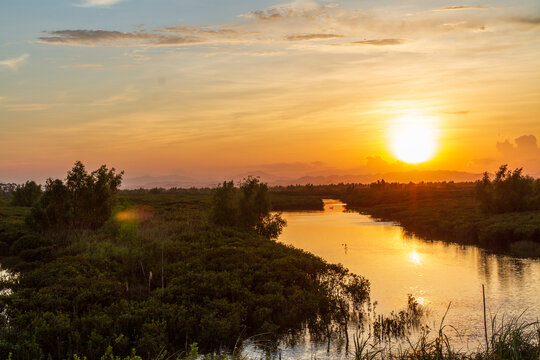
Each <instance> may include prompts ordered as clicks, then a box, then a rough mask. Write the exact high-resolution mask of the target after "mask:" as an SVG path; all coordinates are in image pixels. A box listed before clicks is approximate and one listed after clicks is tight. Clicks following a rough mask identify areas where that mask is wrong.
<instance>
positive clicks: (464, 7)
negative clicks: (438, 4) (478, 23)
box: [433, 5, 487, 11]
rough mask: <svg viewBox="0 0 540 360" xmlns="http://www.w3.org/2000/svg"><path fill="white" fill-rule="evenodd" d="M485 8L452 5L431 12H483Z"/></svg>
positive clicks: (480, 6) (482, 6) (481, 6)
mask: <svg viewBox="0 0 540 360" xmlns="http://www.w3.org/2000/svg"><path fill="white" fill-rule="evenodd" d="M485 9H487V7H485V6H484V5H476V6H466V5H454V6H447V7H443V8H439V9H433V11H452V10H485Z"/></svg>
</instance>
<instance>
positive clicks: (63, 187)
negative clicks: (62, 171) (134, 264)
mask: <svg viewBox="0 0 540 360" xmlns="http://www.w3.org/2000/svg"><path fill="white" fill-rule="evenodd" d="M123 174H124V172H123V171H122V172H120V173H116V170H115V169H114V168H112V169H110V170H109V169H107V167H106V166H105V165H103V166H101V167H100V168H99V169H97V170H95V171H93V172H92V173H90V174H89V173H88V172H87V171H86V169H85V167H84V165H83V164H82V163H81V162H80V161H77V162H76V163H75V166H74V167H73V169H72V170H70V171H69V172H68V174H67V177H66V182H65V183H64V182H63V181H62V180H60V179H56V180H53V179H48V180H47V182H46V184H45V192H44V194H43V196H42V197H41V199H40V201H39V202H37V203H36V204H35V205H34V207H33V208H32V211H31V213H30V215H29V217H28V218H27V222H28V223H29V225H31V226H32V227H34V228H37V229H41V230H45V229H51V228H54V229H57V230H58V229H71V228H90V229H95V228H98V227H100V226H102V225H103V224H104V223H105V222H106V221H107V220H108V219H109V218H110V216H111V213H112V208H113V206H114V204H115V202H116V195H117V193H118V190H119V187H120V185H121V183H122V176H123Z"/></svg>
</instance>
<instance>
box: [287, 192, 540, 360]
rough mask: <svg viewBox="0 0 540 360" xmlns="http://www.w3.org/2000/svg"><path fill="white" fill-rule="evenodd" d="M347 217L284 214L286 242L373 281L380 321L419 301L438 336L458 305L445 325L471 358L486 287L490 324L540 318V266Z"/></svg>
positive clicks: (328, 210)
mask: <svg viewBox="0 0 540 360" xmlns="http://www.w3.org/2000/svg"><path fill="white" fill-rule="evenodd" d="M344 210H345V207H344V204H342V203H340V202H338V201H335V200H326V201H325V209H324V211H310V212H285V213H283V217H284V218H285V219H286V220H287V223H288V224H287V227H286V228H285V229H284V231H283V233H282V235H281V236H280V238H279V241H281V242H283V243H285V244H290V245H293V246H295V247H297V248H300V249H303V250H306V251H309V252H311V253H313V254H315V255H317V256H320V257H322V258H323V259H325V260H326V261H328V262H332V263H341V264H343V265H344V266H345V267H347V268H348V269H350V270H351V271H352V272H354V273H356V274H359V275H362V276H364V277H366V278H367V279H369V281H370V283H371V300H372V301H376V302H377V305H376V312H377V313H380V314H388V313H389V312H390V311H392V310H400V309H403V308H404V307H405V306H406V302H407V294H412V295H413V296H415V297H416V298H417V299H419V301H420V302H421V303H422V304H423V305H424V306H426V307H427V308H428V309H429V310H430V312H431V315H430V317H429V318H428V319H427V320H426V321H427V322H428V325H430V326H431V327H432V328H435V329H438V327H439V323H440V320H441V318H442V316H443V314H444V312H445V310H446V308H447V307H448V304H449V303H451V307H450V311H449V313H448V315H447V317H446V320H445V323H446V324H450V325H452V326H454V327H455V328H456V329H457V330H458V331H459V337H457V336H454V335H456V334H452V333H453V330H450V329H449V330H448V333H449V335H451V336H452V337H457V340H456V342H457V343H458V344H459V346H461V347H463V348H464V349H465V348H467V347H468V348H469V350H475V349H476V348H477V346H478V345H479V342H480V341H482V339H483V338H482V336H483V331H484V328H483V312H482V284H484V285H485V289H486V298H487V309H488V316H489V313H491V314H493V315H495V314H498V317H501V316H502V315H503V314H504V315H505V316H506V317H508V316H512V315H520V314H521V313H522V312H524V311H525V313H524V314H523V318H524V319H525V320H535V319H537V318H538V317H540V260H538V259H521V258H515V257H512V256H506V255H496V254H491V253H489V252H487V251H485V250H483V249H480V248H477V247H475V246H463V245H458V244H454V243H447V242H441V241H428V240H423V239H420V238H417V237H414V236H412V237H411V236H407V235H406V234H405V232H404V231H403V229H402V228H401V227H399V226H397V225H395V224H393V223H389V222H376V221H374V220H373V219H371V218H370V217H368V216H365V215H361V214H358V213H355V212H345V211H344ZM309 357H310V356H307V358H309ZM317 357H320V354H319V355H317Z"/></svg>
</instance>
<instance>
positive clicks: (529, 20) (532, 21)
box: [510, 17, 540, 26]
mask: <svg viewBox="0 0 540 360" xmlns="http://www.w3.org/2000/svg"><path fill="white" fill-rule="evenodd" d="M510 20H511V21H513V22H516V23H520V24H524V25H533V26H540V17H513V18H510Z"/></svg>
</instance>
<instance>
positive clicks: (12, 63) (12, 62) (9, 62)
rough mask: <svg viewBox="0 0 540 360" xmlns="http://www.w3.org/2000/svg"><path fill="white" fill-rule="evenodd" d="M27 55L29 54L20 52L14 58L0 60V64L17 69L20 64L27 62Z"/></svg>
mask: <svg viewBox="0 0 540 360" xmlns="http://www.w3.org/2000/svg"><path fill="white" fill-rule="evenodd" d="M29 57H30V55H28V54H22V55H21V56H18V57H15V58H11V59H6V60H2V61H0V66H5V67H7V68H9V69H11V70H17V69H18V68H19V67H20V66H22V65H23V64H25V63H26V62H27V60H28V58H29Z"/></svg>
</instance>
